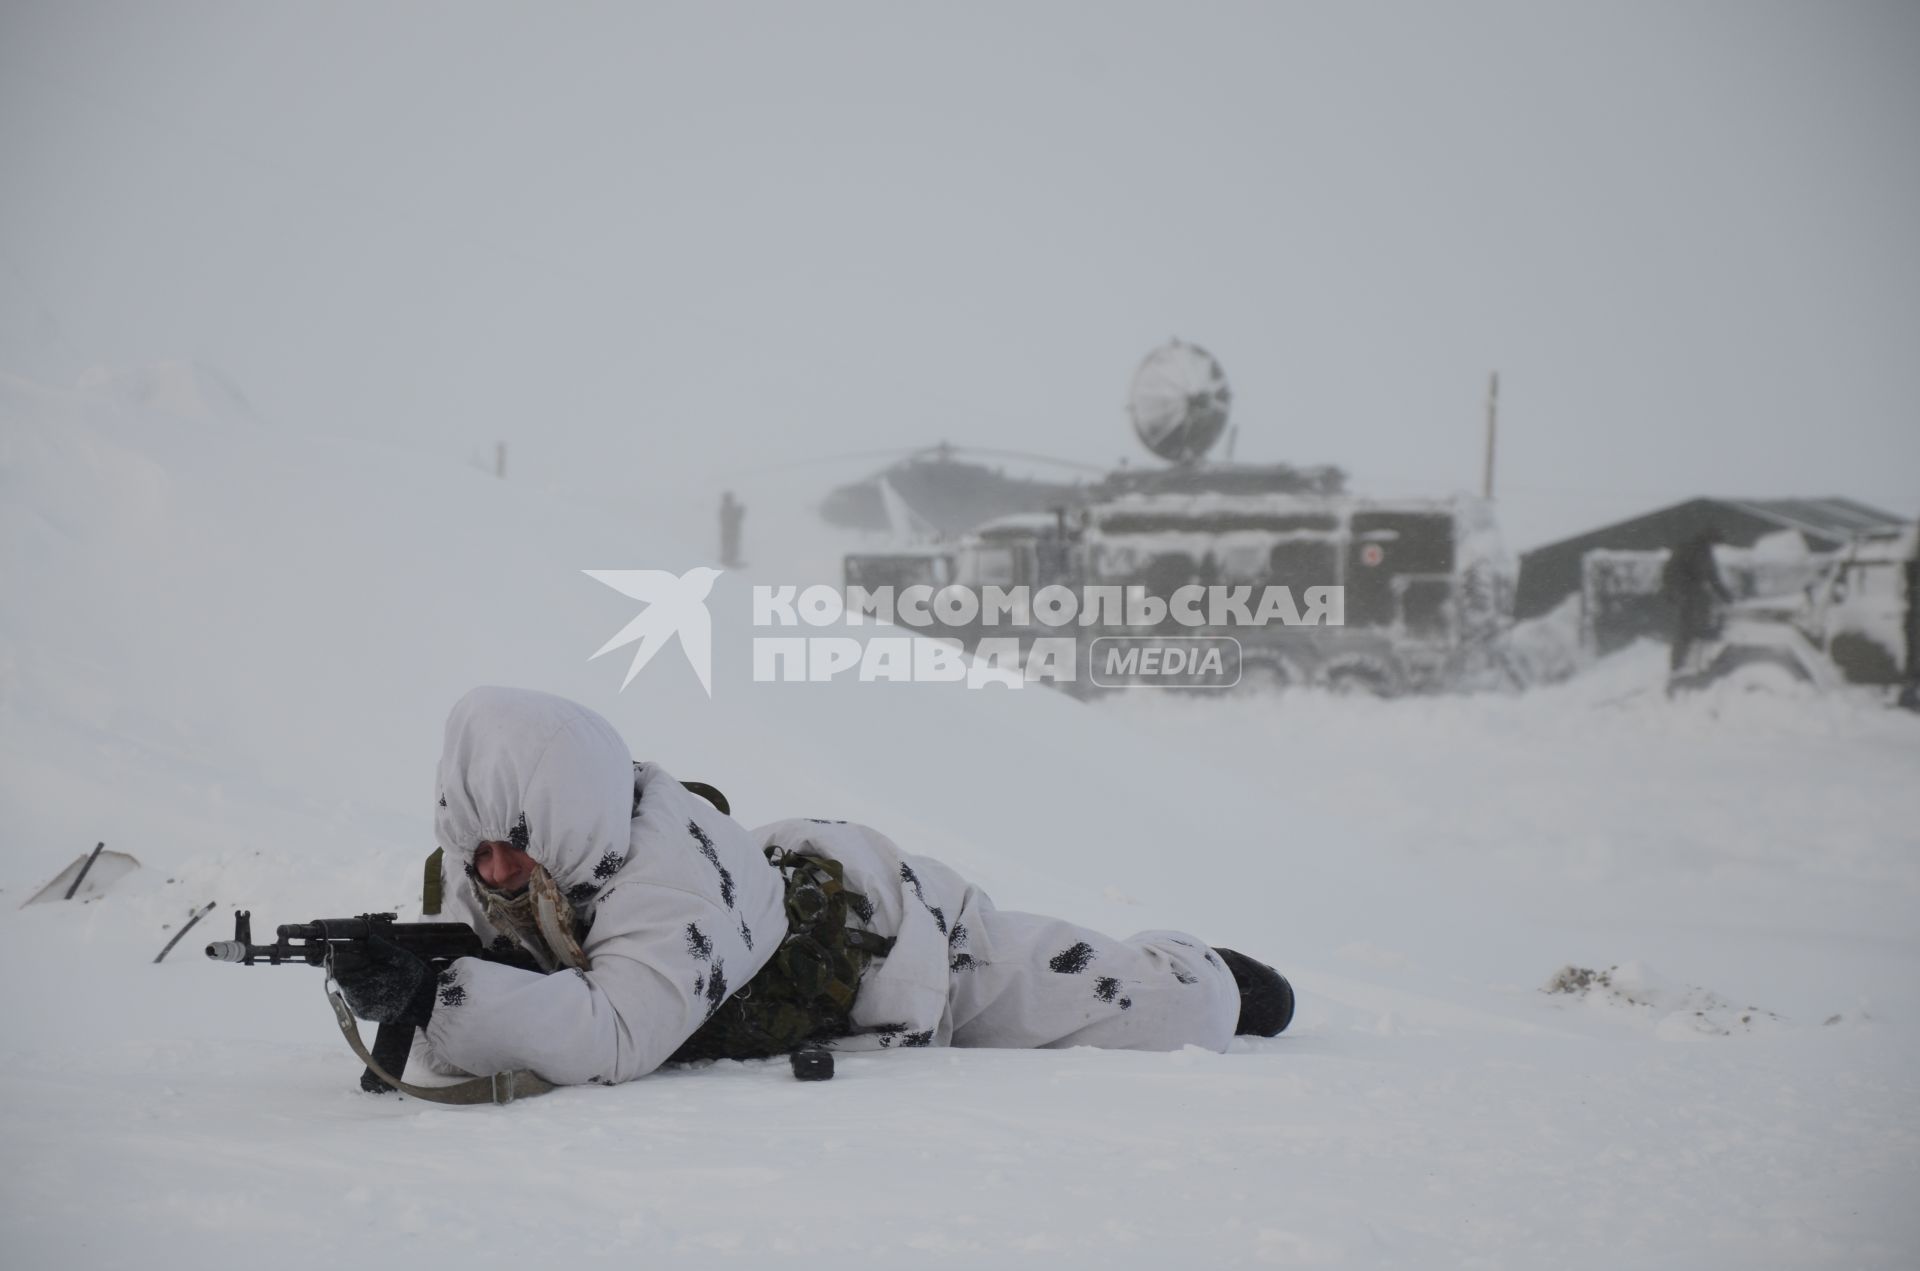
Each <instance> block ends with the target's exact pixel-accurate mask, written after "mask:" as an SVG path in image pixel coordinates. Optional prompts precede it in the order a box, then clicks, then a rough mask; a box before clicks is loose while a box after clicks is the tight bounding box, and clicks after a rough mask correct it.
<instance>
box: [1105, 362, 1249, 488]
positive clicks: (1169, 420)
mask: <svg viewBox="0 0 1920 1271" xmlns="http://www.w3.org/2000/svg"><path fill="white" fill-rule="evenodd" d="M1232 407H1233V390H1232V389H1231V388H1228V387H1227V373H1226V372H1225V371H1223V370H1221V369H1220V363H1219V362H1218V361H1217V360H1215V358H1214V356H1213V354H1211V353H1209V352H1207V351H1206V350H1205V349H1203V348H1201V347H1200V346H1199V345H1197V344H1188V343H1187V342H1186V341H1184V340H1169V341H1167V342H1166V343H1165V344H1163V345H1161V346H1160V347H1159V348H1157V349H1155V350H1154V351H1153V352H1151V353H1149V354H1147V356H1146V358H1145V359H1144V360H1142V361H1141V363H1140V369H1139V370H1137V371H1135V372H1134V373H1133V389H1132V391H1131V392H1130V393H1128V395H1127V413H1128V415H1130V416H1132V418H1133V431H1134V435H1135V436H1137V437H1139V438H1140V442H1141V444H1142V445H1144V446H1146V448H1147V449H1148V450H1151V451H1153V453H1154V454H1156V455H1159V456H1160V457H1161V458H1162V459H1165V460H1167V461H1168V462H1170V463H1176V464H1180V465H1182V466H1186V465H1190V464H1193V463H1196V462H1198V461H1199V459H1200V457H1201V456H1202V455H1204V454H1206V453H1207V451H1208V450H1211V449H1212V448H1213V444H1214V443H1215V442H1217V441H1219V440H1220V434H1221V433H1223V432H1225V431H1226V428H1227V414H1228V412H1229V411H1230V410H1231V409H1232Z"/></svg>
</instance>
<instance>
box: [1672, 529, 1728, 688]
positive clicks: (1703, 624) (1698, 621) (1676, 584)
mask: <svg viewBox="0 0 1920 1271" xmlns="http://www.w3.org/2000/svg"><path fill="white" fill-rule="evenodd" d="M1721 541H1722V539H1721V537H1720V531H1719V530H1716V529H1704V530H1701V531H1700V532H1699V533H1698V534H1695V535H1694V536H1693V537H1692V538H1690V539H1688V540H1687V541H1686V542H1684V543H1682V544H1681V545H1680V546H1679V547H1677V548H1675V549H1674V551H1673V555H1672V556H1670V557H1668V558H1667V567H1666V569H1665V571H1663V572H1662V573H1661V575H1660V592H1661V594H1662V595H1663V596H1665V597H1666V601H1667V604H1668V606H1669V607H1671V609H1672V610H1673V652H1672V655H1671V657H1670V659H1669V661H1668V663H1667V665H1668V668H1669V669H1670V670H1671V671H1673V672H1674V673H1676V674H1677V673H1678V672H1679V671H1680V668H1681V667H1682V666H1684V665H1685V664H1686V660H1687V654H1688V652H1689V651H1691V650H1692V648H1693V646H1694V645H1695V644H1696V643H1698V642H1700V641H1702V640H1706V639H1708V638H1709V637H1711V636H1712V635H1713V632H1714V627H1715V622H1714V608H1715V606H1716V605H1723V604H1725V603H1727V602H1728V601H1729V600H1732V599H1733V593H1732V592H1730V591H1728V590H1727V584H1726V583H1725V582H1723V581H1721V578H1720V568H1719V566H1718V565H1716V564H1714V560H1713V547H1714V544H1716V543H1719V542H1721Z"/></svg>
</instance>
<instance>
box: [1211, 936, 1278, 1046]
mask: <svg viewBox="0 0 1920 1271" xmlns="http://www.w3.org/2000/svg"><path fill="white" fill-rule="evenodd" d="M1213 951H1214V952H1215V953H1217V954H1219V955H1220V960H1221V961H1222V962H1224V963H1226V964H1227V970H1229V971H1231V972H1233V982H1234V983H1235V984H1238V985H1239V986H1240V1020H1239V1022H1238V1023H1236V1024H1235V1025H1234V1026H1233V1031H1234V1032H1235V1033H1237V1034H1242V1035H1247V1036H1253V1037H1275V1036H1278V1035H1279V1034H1281V1033H1283V1032H1285V1031H1286V1029H1287V1025H1288V1024H1291V1023H1292V1022H1293V985H1291V984H1288V983H1287V977H1286V976H1284V975H1282V974H1280V973H1279V972H1278V971H1276V970H1274V969H1273V968H1272V967H1270V966H1268V965H1267V964H1266V963H1264V962H1255V961H1254V960H1253V959H1252V958H1250V957H1248V956H1247V955H1246V954H1244V953H1235V952H1234V951H1233V950H1232V949H1222V948H1221V947H1220V946H1219V945H1215V946H1214V947H1213Z"/></svg>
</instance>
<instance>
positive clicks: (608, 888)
mask: <svg viewBox="0 0 1920 1271" xmlns="http://www.w3.org/2000/svg"><path fill="white" fill-rule="evenodd" d="M435 829H436V832H437V835H438V838H439V842H440V845H441V847H443V848H444V849H445V853H446V854H445V858H444V859H445V864H444V871H443V883H444V889H443V890H444V893H445V897H446V904H445V908H446V912H445V914H444V915H443V916H444V917H445V918H449V919H456V920H461V921H465V922H468V923H471V924H472V925H473V926H474V928H475V929H476V930H478V931H479V932H480V935H481V938H482V939H483V940H487V941H490V942H491V941H498V940H507V939H509V937H505V936H501V935H500V934H499V933H498V932H497V931H496V930H495V929H494V928H493V926H492V925H491V924H489V923H488V921H487V920H486V918H485V917H484V916H483V912H482V908H481V903H480V901H479V900H478V898H477V896H476V894H475V892H474V889H473V885H472V882H471V873H470V871H471V865H472V860H473V852H474V848H475V846H476V845H477V844H479V843H481V842H511V843H515V844H516V845H521V846H524V848H525V850H526V851H527V852H529V853H530V854H531V855H532V856H533V858H534V859H535V860H536V861H538V862H539V863H540V864H541V865H542V866H544V867H545V869H546V870H547V872H548V873H549V874H550V875H551V876H552V877H553V878H554V880H555V881H556V882H557V883H558V884H559V887H560V889H561V890H562V891H564V892H565V893H566V894H567V896H568V897H569V898H570V899H571V900H572V901H573V903H574V905H575V907H576V909H577V910H578V911H580V912H581V913H582V914H583V915H584V916H585V917H586V918H587V920H588V923H589V925H588V926H587V928H586V934H585V936H584V938H583V939H582V940H581V942H580V943H581V948H582V951H583V952H584V953H585V955H586V958H587V960H588V965H587V966H586V968H585V969H584V970H579V971H567V970H562V971H560V972H557V973H554V974H550V975H543V974H540V973H538V972H534V971H525V970H520V969H518V968H515V967H511V966H505V965H502V964H499V963H494V962H488V961H484V960H482V959H479V958H461V959H460V960H458V961H457V962H455V963H454V964H453V966H452V967H451V968H450V970H449V971H448V973H447V974H446V975H445V976H443V977H442V981H441V984H440V987H439V992H438V1000H437V1003H436V1005H435V1008H434V1011H433V1016H432V1018H431V1020H430V1021H429V1023H428V1025H427V1028H426V1029H425V1030H424V1031H425V1043H424V1045H425V1056H424V1057H425V1058H426V1059H427V1060H428V1062H429V1063H430V1065H431V1066H432V1067H434V1068H435V1069H437V1070H439V1071H441V1072H446V1073H454V1072H464V1073H473V1074H482V1073H491V1072H498V1071H503V1070H507V1069H513V1068H530V1069H532V1070H533V1071H534V1072H536V1073H538V1074H540V1075H541V1076H542V1077H545V1078H546V1079H547V1080H549V1081H552V1082H555V1083H558V1084H563V1085H575V1084H580V1083H584V1082H602V1083H610V1082H619V1081H629V1080H631V1079H633V1078H635V1077H639V1076H644V1075H645V1074H647V1073H649V1072H652V1071H653V1070H654V1069H655V1068H657V1067H659V1066H660V1064H661V1063H663V1062H664V1061H665V1060H666V1059H667V1058H668V1057H669V1056H670V1055H672V1054H673V1053H674V1051H676V1050H677V1049H678V1048H679V1047H680V1045H681V1044H682V1043H683V1042H685V1041H686V1040H687V1038H689V1037H690V1036H691V1035H692V1034H693V1033H694V1031H695V1030H696V1029H698V1028H699V1027H700V1025H701V1024H702V1023H703V1022H705V1021H706V1019H707V1018H708V1017H709V1016H710V1015H711V1014H712V1013H713V1011H714V1010H715V1009H717V1008H718V1007H719V1005H720V1003H721V1002H723V1001H725V1000H726V998H727V996H728V995H729V994H731V993H733V992H734V991H736V990H738V989H739V988H741V987H742V986H743V985H745V984H746V983H747V982H748V981H749V980H751V979H752V978H753V976H754V974H755V972H757V971H759V970H760V968H761V967H762V966H764V965H765V964H766V961H767V959H768V958H769V957H770V956H771V955H772V953H773V951H774V950H775V948H776V947H777V946H778V945H779V943H780V941H781V940H782V939H783V938H784V937H785V935H786V931H787V921H786V911H785V907H784V894H785V893H784V882H783V878H782V876H781V874H780V873H779V871H778V870H776V869H775V868H774V867H773V866H772V865H771V864H769V863H768V861H767V858H766V855H765V853H764V851H763V849H764V848H765V847H767V846H768V845H773V844H777V845H779V846H781V847H784V848H787V849H790V850H793V851H799V852H803V853H809V854H814V855H824V856H828V857H831V858H832V859H834V860H837V861H839V862H840V863H841V864H842V865H843V866H844V867H845V870H846V885H847V886H848V888H849V889H851V890H853V891H856V892H859V893H861V894H862V895H864V896H865V897H866V900H867V902H868V903H867V907H866V908H867V909H868V910H870V912H865V911H863V912H861V913H860V914H859V918H860V920H861V923H862V925H863V926H865V927H867V928H868V929H869V930H872V931H875V932H877V933H879V934H881V935H885V936H892V937H895V944H894V946H893V949H892V951H891V952H889V953H888V954H886V956H885V957H883V958H880V959H878V960H876V961H874V962H873V963H872V964H871V965H870V966H869V968H868V970H867V972H866V974H865V975H864V977H863V978H862V980H861V982H860V986H859V991H858V995H857V996H856V998H855V1002H854V1006H853V1012H852V1016H853V1022H854V1024H855V1025H856V1027H857V1028H859V1029H862V1030H865V1031H861V1032H858V1033H856V1034H854V1035H853V1036H851V1037H847V1038H844V1039H841V1040H840V1041H838V1042H836V1043H834V1045H835V1047H836V1048H837V1049H842V1050H849V1049H867V1048H876V1047H888V1046H929V1045H932V1046H944V1045H955V1046H1002V1047H1036V1046H1104V1047H1114V1048H1124V1049H1133V1050H1173V1049H1178V1048H1179V1047H1181V1046H1185V1045H1189V1044H1193V1045H1199V1046H1205V1047H1208V1048H1209V1049H1212V1050H1225V1049H1226V1047H1227V1043H1228V1040H1229V1039H1230V1038H1231V1037H1232V1035H1233V1029H1234V1023H1235V1020H1236V1018H1237V1016H1238V1012H1239V991H1238V989H1237V988H1236V986H1235V984H1234V981H1233V977H1232V975H1231V974H1230V973H1229V972H1228V971H1227V969H1226V968H1225V967H1224V966H1222V965H1221V964H1220V961H1219V959H1218V958H1216V957H1215V956H1214V954H1213V952H1212V950H1210V949H1209V948H1208V947H1207V945H1206V944H1205V943H1203V942H1202V941H1200V940H1198V939H1195V938H1194V937H1192V936H1188V935H1184V934H1182V933H1179V932H1172V931H1152V932H1144V933H1142V934H1140V935H1136V936H1133V937H1132V938H1130V939H1127V940H1115V939H1112V938H1110V937H1108V936H1103V935H1100V934H1098V933H1097V932H1092V931H1088V930H1086V929H1084V928H1081V927H1076V926H1074V925H1072V924H1070V923H1066V922H1062V921H1060V920H1058V919H1054V918H1044V917H1040V916H1038V915H1034V914H1024V913H1014V912H1010V911H1005V910H998V909H995V908H994V907H993V904H992V902H991V901H990V900H989V899H988V898H987V896H986V894H985V893H984V892H982V891H981V890H980V889H979V888H977V887H975V886H973V885H972V884H970V883H968V882H967V881H966V880H965V879H963V878H961V877H960V876H959V875H958V874H956V873H954V871H953V870H951V869H949V868H947V867H946V866H945V865H942V864H941V863H940V862H938V861H935V860H930V859H928V858H926V857H922V856H912V855H909V854H907V853H904V852H902V851H901V850H900V849H899V848H898V847H896V846H895V845H894V844H893V842H892V841H890V840H889V839H888V838H887V837H886V836H885V835H883V834H881V833H879V832H878V831H876V830H872V829H869V828H867V827H865V826H862V825H855V824H850V823H846V822H838V821H817V820H791V821H776V822H774V823H773V824H771V825H767V826H763V827H761V828H760V829H758V830H752V831H749V830H747V829H745V828H744V827H742V826H741V825H739V824H738V823H737V822H735V821H734V820H733V819H732V818H731V817H729V816H727V815H726V814H724V813H722V812H720V811H719V810H718V809H716V808H715V807H714V806H713V805H712V804H710V803H708V802H707V801H706V800H705V799H703V798H701V797H700V796H699V795H697V794H694V793H692V792H691V791H689V790H687V789H686V788H685V787H684V786H682V785H681V784H680V783H679V782H678V781H676V780H674V778H673V777H671V776H669V775H668V774H667V773H666V772H665V771H664V770H662V769H661V768H659V767H658V766H656V765H654V764H650V763H633V762H632V760H631V756H630V755H629V752H628V750H627V747H626V744H625V743H624V742H623V741H622V740H621V739H620V736H619V734H618V733H617V732H615V731H614V728H613V726H612V725H611V724H609V723H608V722H607V721H606V720H605V719H603V718H601V717H600V716H599V715H597V714H595V713H594V712H592V711H590V710H588V709H587V708H585V707H583V706H579V705H577V704H575V703H573V702H569V701H566V700H564V699H562V698H558V697H552V696H549V695H547V694H544V693H535V692H530V691H527V690H522V689H506V688H481V689H475V690H474V691H473V692H471V693H469V694H467V695H466V696H465V697H464V698H462V699H461V700H460V702H459V703H458V704H457V705H456V706H455V707H454V709H453V713H452V715H451V716H450V717H449V719H448V721H447V730H446V747H445V751H444V753H443V754H442V756H441V759H440V771H439V808H438V812H437V815H436V817H435Z"/></svg>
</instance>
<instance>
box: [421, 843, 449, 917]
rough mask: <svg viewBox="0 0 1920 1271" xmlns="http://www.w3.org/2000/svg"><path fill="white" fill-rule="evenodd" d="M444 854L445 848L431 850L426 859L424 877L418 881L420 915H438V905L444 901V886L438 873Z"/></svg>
mask: <svg viewBox="0 0 1920 1271" xmlns="http://www.w3.org/2000/svg"><path fill="white" fill-rule="evenodd" d="M446 854H447V851H446V849H445V848H443V847H436V848H434V849H433V855H431V856H429V857H427V871H426V875H425V876H424V877H423V878H421V880H420V912H421V913H422V914H427V915H431V914H437V913H439V912H440V903H441V901H443V900H445V899H446V895H445V890H444V889H445V887H446V884H445V882H444V881H443V879H442V875H441V872H440V862H441V861H442V860H444V859H445V858H446Z"/></svg>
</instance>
